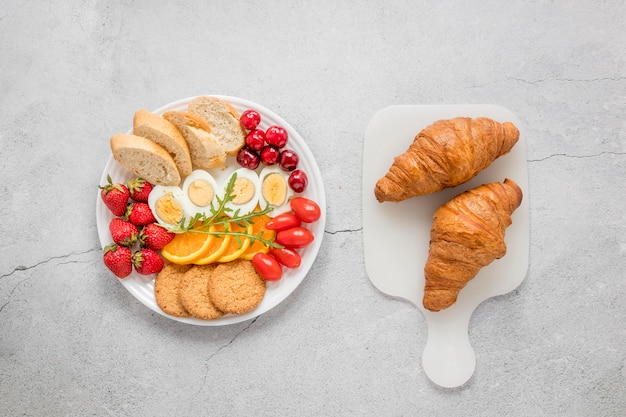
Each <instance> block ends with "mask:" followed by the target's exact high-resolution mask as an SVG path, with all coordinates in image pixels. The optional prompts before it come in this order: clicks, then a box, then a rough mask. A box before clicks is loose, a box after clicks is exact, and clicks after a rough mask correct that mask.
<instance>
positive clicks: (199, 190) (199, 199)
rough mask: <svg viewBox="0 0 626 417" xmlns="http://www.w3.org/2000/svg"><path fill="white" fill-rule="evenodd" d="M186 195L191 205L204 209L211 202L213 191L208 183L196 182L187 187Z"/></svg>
mask: <svg viewBox="0 0 626 417" xmlns="http://www.w3.org/2000/svg"><path fill="white" fill-rule="evenodd" d="M187 195H188V196H189V200H191V202H192V203H193V204H195V205H196V206H198V207H205V206H208V205H209V204H210V203H211V201H213V195H214V190H213V187H212V186H211V184H210V183H209V182H207V181H204V180H196V181H194V182H192V183H191V184H190V185H189V189H188V191H187Z"/></svg>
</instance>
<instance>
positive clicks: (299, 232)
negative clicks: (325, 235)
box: [276, 227, 314, 249]
mask: <svg viewBox="0 0 626 417" xmlns="http://www.w3.org/2000/svg"><path fill="white" fill-rule="evenodd" d="M313 239H314V237H313V233H311V231H310V230H309V229H305V228H304V227H292V228H291V229H287V230H281V231H280V232H278V233H277V234H276V243H278V244H279V245H281V246H286V247H288V248H292V249H293V248H303V247H305V246H307V245H308V244H309V243H311V242H313Z"/></svg>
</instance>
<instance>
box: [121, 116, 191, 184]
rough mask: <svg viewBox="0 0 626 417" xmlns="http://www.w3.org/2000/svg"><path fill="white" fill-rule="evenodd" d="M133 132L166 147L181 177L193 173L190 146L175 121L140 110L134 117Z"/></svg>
mask: <svg viewBox="0 0 626 417" xmlns="http://www.w3.org/2000/svg"><path fill="white" fill-rule="evenodd" d="M133 134H134V135H137V136H143V137H144V138H147V139H150V140H151V141H153V142H154V143H156V144H158V145H161V146H162V147H163V148H165V150H166V151H167V152H169V154H170V155H172V158H173V159H174V162H175V163H176V167H177V168H178V173H179V174H180V176H181V177H186V176H187V175H189V174H191V154H190V153H189V146H188V145H187V141H186V140H185V138H184V137H183V135H182V134H181V133H180V130H178V128H177V127H176V126H175V125H174V124H173V123H171V122H169V121H168V120H165V119H164V118H163V117H161V116H159V115H156V114H154V113H150V112H149V111H147V110H138V111H137V112H135V116H134V117H133Z"/></svg>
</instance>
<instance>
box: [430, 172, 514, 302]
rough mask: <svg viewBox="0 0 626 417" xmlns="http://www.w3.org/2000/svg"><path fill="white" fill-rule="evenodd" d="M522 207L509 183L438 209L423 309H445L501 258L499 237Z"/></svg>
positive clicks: (468, 193)
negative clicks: (487, 266) (470, 282)
mask: <svg viewBox="0 0 626 417" xmlns="http://www.w3.org/2000/svg"><path fill="white" fill-rule="evenodd" d="M521 202H522V190H521V189H520V187H519V186H518V185H517V184H516V183H515V182H514V181H512V180H510V179H506V180H505V181H504V183H500V182H495V183H491V184H485V185H481V186H479V187H476V188H472V189H470V190H468V191H465V192H464V193H462V194H459V195H457V196H456V197H454V198H453V199H452V200H450V201H448V202H447V203H445V204H444V205H442V206H441V207H439V208H438V209H437V210H436V211H435V214H434V216H433V217H434V221H433V225H432V228H431V231H430V247H429V252H428V259H427V260H426V266H425V267H424V276H425V278H426V282H425V285H424V299H423V304H424V308H426V309H428V310H430V311H439V310H442V309H445V308H447V307H449V306H451V305H452V304H454V303H455V302H456V300H457V296H458V294H459V291H461V289H463V287H465V285H467V283H468V282H469V281H470V280H471V279H472V278H474V277H475V276H476V275H477V274H478V272H479V271H480V269H481V268H482V267H484V266H486V265H488V264H490V263H491V262H493V261H494V260H495V259H499V258H501V257H503V256H504V255H505V254H506V244H505V242H504V231H505V229H506V228H507V227H508V226H509V225H510V224H511V214H512V213H513V212H514V211H515V209H516V208H517V207H519V205H520V204H521Z"/></svg>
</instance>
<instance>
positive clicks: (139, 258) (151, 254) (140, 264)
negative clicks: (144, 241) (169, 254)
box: [132, 249, 164, 275]
mask: <svg viewBox="0 0 626 417" xmlns="http://www.w3.org/2000/svg"><path fill="white" fill-rule="evenodd" d="M132 262H133V265H134V266H135V271H137V272H139V273H140V274H142V275H150V274H156V273H157V272H159V271H161V269H163V264H164V262H163V258H161V256H160V255H159V254H158V253H156V252H155V251H153V250H152V249H139V250H138V251H136V252H135V253H133V258H132Z"/></svg>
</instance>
